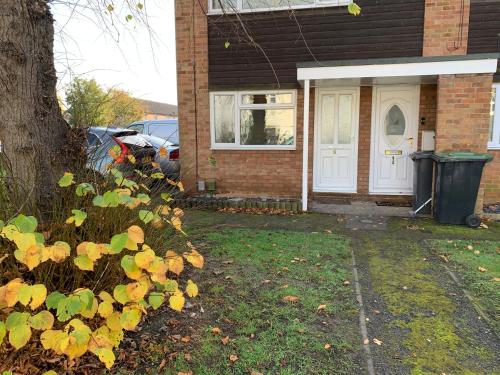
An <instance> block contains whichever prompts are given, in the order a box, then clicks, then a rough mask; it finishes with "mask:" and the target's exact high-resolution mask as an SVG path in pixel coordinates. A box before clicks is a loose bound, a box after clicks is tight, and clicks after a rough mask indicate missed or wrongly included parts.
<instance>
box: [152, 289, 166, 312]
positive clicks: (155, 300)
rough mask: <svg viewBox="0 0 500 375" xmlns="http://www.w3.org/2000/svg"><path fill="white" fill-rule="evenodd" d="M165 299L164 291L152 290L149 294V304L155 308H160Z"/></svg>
mask: <svg viewBox="0 0 500 375" xmlns="http://www.w3.org/2000/svg"><path fill="white" fill-rule="evenodd" d="M164 301H165V295H164V294H163V293H158V292H152V293H151V294H150V295H149V304H150V305H151V306H152V307H153V309H154V310H156V309H158V308H159V307H160V306H161V305H162V303H163V302H164Z"/></svg>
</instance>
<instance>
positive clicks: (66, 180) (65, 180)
mask: <svg viewBox="0 0 500 375" xmlns="http://www.w3.org/2000/svg"><path fill="white" fill-rule="evenodd" d="M73 178H74V176H73V173H70V172H66V173H64V175H63V176H62V177H61V179H60V180H59V182H58V184H59V186H60V187H68V186H70V185H72V184H74V183H75V181H74V180H73Z"/></svg>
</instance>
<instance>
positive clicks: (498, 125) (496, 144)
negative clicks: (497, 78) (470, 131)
mask: <svg viewBox="0 0 500 375" xmlns="http://www.w3.org/2000/svg"><path fill="white" fill-rule="evenodd" d="M493 88H494V89H495V112H494V113H493V134H492V137H491V139H492V140H491V141H490V140H489V139H488V149H490V150H500V82H498V83H494V84H493Z"/></svg>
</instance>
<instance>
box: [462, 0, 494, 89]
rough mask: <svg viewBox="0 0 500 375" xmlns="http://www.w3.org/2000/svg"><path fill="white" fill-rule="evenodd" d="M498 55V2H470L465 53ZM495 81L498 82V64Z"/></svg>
mask: <svg viewBox="0 0 500 375" xmlns="http://www.w3.org/2000/svg"><path fill="white" fill-rule="evenodd" d="M485 52H499V53H500V0H472V1H471V5H470V17H469V41H468V47H467V53H485ZM494 78H495V81H500V62H499V64H498V69H497V74H496V75H495V77H494Z"/></svg>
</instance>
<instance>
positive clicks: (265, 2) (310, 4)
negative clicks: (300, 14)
mask: <svg viewBox="0 0 500 375" xmlns="http://www.w3.org/2000/svg"><path fill="white" fill-rule="evenodd" d="M351 1H352V0H210V1H209V3H210V13H223V12H227V13H232V12H264V11H270V10H285V9H300V8H315V7H326V6H342V5H347V4H349V3H350V2H351Z"/></svg>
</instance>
